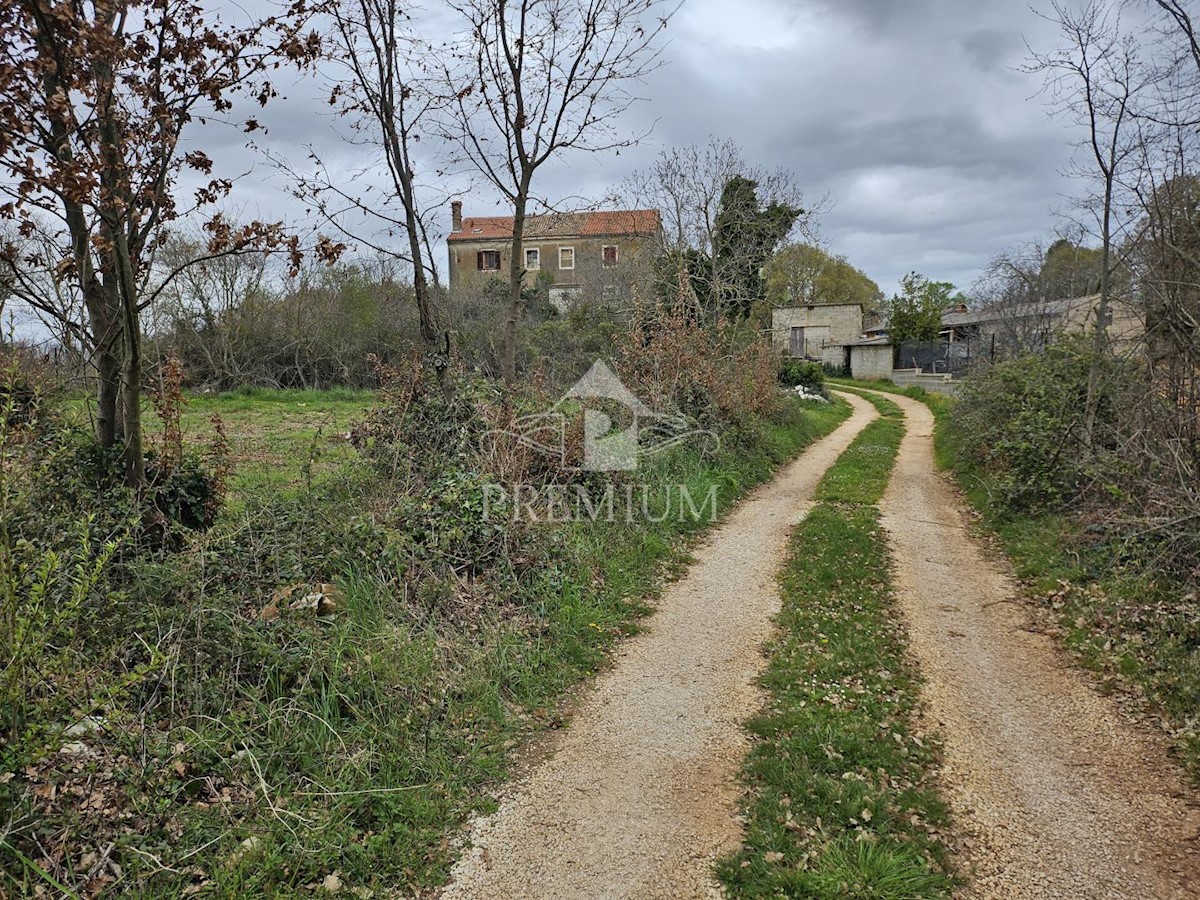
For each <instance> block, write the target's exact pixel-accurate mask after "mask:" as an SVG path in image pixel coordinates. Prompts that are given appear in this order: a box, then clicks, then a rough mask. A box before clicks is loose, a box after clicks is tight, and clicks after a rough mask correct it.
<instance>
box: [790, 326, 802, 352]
mask: <svg viewBox="0 0 1200 900" xmlns="http://www.w3.org/2000/svg"><path fill="white" fill-rule="evenodd" d="M788 349H789V351H790V352H791V355H792V356H803V355H804V351H805V349H806V348H805V346H804V329H803V328H793V329H792V335H791V344H790V346H789V347H788Z"/></svg>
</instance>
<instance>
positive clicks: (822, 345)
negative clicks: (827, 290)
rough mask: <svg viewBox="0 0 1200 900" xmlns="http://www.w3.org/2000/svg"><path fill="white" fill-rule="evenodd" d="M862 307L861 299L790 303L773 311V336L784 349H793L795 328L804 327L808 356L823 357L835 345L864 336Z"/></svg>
mask: <svg viewBox="0 0 1200 900" xmlns="http://www.w3.org/2000/svg"><path fill="white" fill-rule="evenodd" d="M862 327H863V314H862V307H861V306H859V305H858V304H857V303H838V304H833V303H830V304H814V305H812V306H789V307H784V308H782V309H776V310H772V312H771V339H772V341H773V343H774V344H775V346H776V347H777V348H778V349H779V350H780V351H781V352H783V353H790V352H791V341H792V329H793V328H803V329H805V331H804V342H805V345H806V347H805V351H804V353H803V354H801V355H804V356H812V357H822V356H823V351H824V350H825V349H826V348H828V347H829V346H831V345H842V344H848V343H850V342H851V341H856V340H858V339H859V338H860V337H861V336H862Z"/></svg>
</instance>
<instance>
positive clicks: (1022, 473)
mask: <svg viewBox="0 0 1200 900" xmlns="http://www.w3.org/2000/svg"><path fill="white" fill-rule="evenodd" d="M1091 360H1092V354H1091V350H1090V348H1089V347H1088V345H1087V344H1086V342H1085V341H1084V340H1083V339H1082V338H1079V339H1066V338H1064V339H1063V340H1062V341H1060V342H1059V343H1057V344H1055V345H1053V346H1051V347H1050V348H1048V349H1047V350H1046V351H1045V352H1044V353H1041V354H1038V355H1035V356H1026V357H1021V358H1020V359H1015V360H1012V361H1009V362H1003V363H999V364H997V365H994V366H990V367H988V368H986V369H983V370H981V371H979V372H977V373H975V374H973V375H971V377H969V378H968V379H967V380H966V381H965V382H964V384H963V389H962V394H961V397H960V399H959V402H958V403H957V404H955V406H954V411H953V414H952V418H951V437H952V439H953V440H954V442H955V443H956V446H957V447H958V450H959V452H960V453H961V455H962V456H963V457H964V458H965V460H966V461H968V462H969V463H970V464H972V465H975V466H978V467H979V468H980V469H982V470H983V471H985V472H987V473H989V474H991V475H992V476H993V479H992V483H993V486H994V487H995V489H996V491H997V495H996V499H997V500H998V501H999V502H1000V503H1001V504H1002V505H1004V506H1007V507H1010V508H1023V509H1038V508H1041V509H1061V508H1064V507H1066V506H1069V505H1071V504H1073V503H1075V502H1077V501H1079V500H1080V499H1081V498H1082V497H1083V496H1084V495H1085V494H1087V493H1088V492H1089V491H1091V490H1093V489H1099V490H1111V489H1112V486H1113V483H1114V480H1115V479H1116V477H1117V474H1118V469H1119V467H1120V463H1119V462H1118V460H1117V457H1116V455H1115V454H1114V452H1113V451H1114V450H1115V449H1116V435H1117V428H1118V424H1119V422H1118V419H1119V410H1120V409H1121V403H1120V401H1119V395H1120V394H1121V393H1122V392H1124V391H1127V390H1129V389H1130V388H1131V387H1132V386H1133V385H1134V384H1135V383H1136V372H1134V371H1133V370H1132V369H1131V368H1130V367H1129V366H1126V365H1124V364H1122V363H1120V362H1119V361H1117V360H1115V359H1112V358H1106V359H1105V360H1104V361H1103V363H1102V370H1101V378H1100V393H1099V395H1098V406H1097V414H1096V422H1095V424H1094V426H1093V434H1092V440H1091V442H1090V444H1089V442H1088V440H1087V435H1086V427H1087V423H1086V416H1087V384H1088V374H1089V370H1090V367H1091Z"/></svg>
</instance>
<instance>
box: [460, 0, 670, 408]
mask: <svg viewBox="0 0 1200 900" xmlns="http://www.w3.org/2000/svg"><path fill="white" fill-rule="evenodd" d="M448 2H449V6H450V7H451V9H453V10H454V11H455V12H456V13H457V15H458V16H459V17H460V19H461V21H462V23H463V30H464V32H465V33H464V34H463V35H462V36H461V39H460V41H459V42H458V44H457V46H456V47H455V49H454V51H453V54H452V56H451V58H450V60H449V61H448V63H447V64H446V66H445V69H444V73H443V74H444V76H445V79H446V81H447V84H448V86H449V88H450V93H451V95H452V96H453V98H454V102H453V104H452V107H451V108H452V111H453V113H454V115H453V116H452V117H450V118H449V119H448V120H447V121H446V123H445V126H446V127H444V128H443V129H442V131H443V135H444V137H446V138H447V139H448V140H449V142H450V144H451V145H452V146H453V147H454V148H455V151H456V152H455V157H456V158H457V159H461V160H462V161H464V162H467V163H469V164H470V165H471V166H472V167H473V168H474V169H475V170H476V171H477V172H478V173H479V175H480V176H481V177H482V178H483V180H484V181H485V182H486V183H487V184H489V185H491V186H492V187H494V188H495V189H496V190H497V191H499V192H500V194H501V195H502V196H503V197H504V199H505V200H506V201H507V202H508V203H509V204H511V206H512V209H513V234H512V258H511V260H510V264H509V277H510V279H511V284H510V286H509V296H508V313H507V316H506V318H505V321H504V341H503V350H502V360H501V368H502V371H503V374H504V380H505V383H506V384H508V385H509V386H510V387H511V386H512V385H513V384H514V383H515V382H516V343H517V341H516V338H517V327H518V323H519V322H520V320H521V315H522V312H523V309H524V301H523V299H522V286H523V285H522V283H523V281H524V277H525V260H524V256H525V254H524V242H523V239H524V233H525V220H526V216H527V215H528V214H529V212H530V204H531V202H537V198H536V197H535V195H534V193H533V183H534V177H535V175H536V174H537V172H538V170H539V169H541V168H542V166H544V165H545V164H546V163H547V162H548V161H550V160H551V159H554V158H555V157H556V156H558V155H560V154H561V153H563V152H564V151H582V152H589V153H598V152H603V151H610V150H616V149H618V148H621V147H628V146H630V145H631V144H633V143H635V142H636V141H637V140H638V139H639V136H637V135H634V136H630V135H628V134H627V133H625V132H622V131H621V130H619V129H618V119H619V117H620V116H621V114H622V113H624V112H625V111H626V110H628V109H629V107H630V106H631V105H632V104H633V103H634V102H636V100H637V97H636V95H635V94H634V93H633V91H634V89H635V85H637V84H638V83H639V82H640V81H641V80H642V79H643V78H645V76H646V75H647V74H648V73H649V72H650V71H651V70H652V69H654V68H655V67H656V66H657V65H658V64H659V51H658V50H657V49H656V47H655V42H656V40H657V37H658V35H659V34H660V33H661V32H662V31H663V29H665V28H666V25H667V20H668V19H669V18H670V15H671V14H672V13H673V11H674V8H667V9H660V7H659V4H658V3H657V2H656V0H448ZM540 202H541V204H542V205H543V206H546V207H549V206H550V205H551V204H549V203H547V202H546V200H545V199H544V198H543V199H541V201H540Z"/></svg>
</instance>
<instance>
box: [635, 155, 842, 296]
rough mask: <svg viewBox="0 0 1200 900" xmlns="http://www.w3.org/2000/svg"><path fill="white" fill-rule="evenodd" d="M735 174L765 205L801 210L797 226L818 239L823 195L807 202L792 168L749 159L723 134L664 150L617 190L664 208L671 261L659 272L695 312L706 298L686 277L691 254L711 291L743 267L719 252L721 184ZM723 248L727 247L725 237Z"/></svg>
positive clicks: (637, 202)
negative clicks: (765, 165)
mask: <svg viewBox="0 0 1200 900" xmlns="http://www.w3.org/2000/svg"><path fill="white" fill-rule="evenodd" d="M738 178H745V179H748V180H749V181H752V182H754V183H755V185H756V192H757V196H758V199H759V201H760V202H761V203H762V204H764V205H765V206H768V207H770V206H777V207H789V208H793V209H801V210H803V211H804V212H803V214H802V215H801V217H800V218H799V220H798V221H797V223H796V230H798V231H799V232H800V233H802V234H803V235H804V236H805V237H806V239H807V240H808V241H809V242H810V243H814V244H815V243H818V241H817V239H816V233H815V229H816V222H817V219H818V217H819V215H820V213H821V212H822V211H823V209H824V208H825V206H826V200H824V199H822V200H821V201H820V202H818V203H816V204H808V203H805V202H804V196H803V192H802V191H801V190H800V187H799V186H798V185H797V184H796V179H795V176H794V175H793V174H792V172H790V171H789V170H787V169H784V168H777V169H766V168H763V167H762V166H757V165H752V164H750V163H749V162H747V160H746V158H745V154H744V153H743V151H742V148H741V147H740V146H739V145H738V144H737V143H736V142H735V141H733V140H730V139H727V138H718V137H715V136H714V137H710V138H709V140H708V142H707V143H706V144H704V145H697V144H692V145H689V146H686V147H674V148H671V149H668V150H663V151H662V152H660V153H659V154H658V156H657V157H656V158H655V160H654V162H653V163H652V164H651V165H650V166H649V167H647V168H646V169H643V170H640V171H637V172H634V173H633V174H632V175H630V176H629V178H627V179H626V180H625V183H624V184H623V185H622V186H621V188H620V191H619V194H620V196H621V197H622V198H623V199H624V200H625V201H626V202H627V203H629V204H630V205H638V206H649V207H654V208H656V209H659V210H660V211H661V212H662V215H663V240H664V243H665V246H664V248H663V249H664V251H665V257H666V258H667V259H668V260H670V261H671V263H672V265H671V266H670V269H669V270H667V271H664V272H663V273H662V274H663V276H664V277H665V278H667V279H669V281H670V285H671V286H673V287H674V288H675V289H676V290H678V291H679V292H680V294H681V306H683V307H684V308H688V307H691V308H693V309H694V310H695V312H696V313H697V314H698V313H700V312H701V308H702V307H703V305H704V304H703V302H702V300H701V298H699V297H697V296H696V293H695V291H694V290H693V289H692V286H691V283H690V282H691V279H690V278H689V274H688V269H689V267H688V258H689V256H691V255H698V257H699V258H701V259H703V260H706V261H707V263H706V266H705V268H706V269H707V270H708V271H707V280H709V281H710V282H711V284H710V286H709V287H710V293H711V294H712V295H713V296H719V295H720V294H721V293H722V290H723V286H724V284H725V283H726V282H727V281H729V280H731V279H732V278H733V276H734V272H735V271H736V270H737V269H739V268H740V267H741V262H742V261H741V260H738V259H736V258H731V256H730V254H729V253H728V252H722V250H723V248H722V246H721V244H722V235H721V228H720V227H719V226H720V225H721V218H720V217H721V201H722V197H723V196H724V194H725V188H726V186H727V185H729V184H730V183H731V182H733V181H734V180H735V179H738ZM726 226H728V223H726ZM726 237H728V235H726ZM724 250H725V251H727V250H728V242H727V241H726V247H725V248H724Z"/></svg>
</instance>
